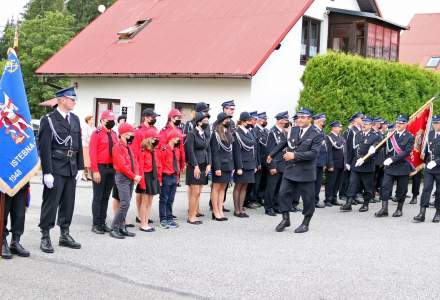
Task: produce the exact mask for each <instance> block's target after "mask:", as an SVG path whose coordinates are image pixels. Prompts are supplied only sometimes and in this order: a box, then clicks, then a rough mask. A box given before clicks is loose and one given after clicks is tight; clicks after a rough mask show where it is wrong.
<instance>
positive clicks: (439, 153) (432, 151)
mask: <svg viewBox="0 0 440 300" xmlns="http://www.w3.org/2000/svg"><path fill="white" fill-rule="evenodd" d="M432 127H433V129H434V130H432V131H431V132H430V133H429V135H428V141H427V147H426V151H425V164H426V165H425V171H424V173H423V177H424V182H423V191H422V196H421V199H420V213H419V214H418V215H417V216H415V217H414V221H415V222H424V221H425V213H426V208H427V207H429V199H430V198H431V194H432V189H433V187H434V182H435V188H436V193H435V215H434V218H433V219H432V222H434V223H439V222H440V194H439V193H438V191H440V115H436V116H433V117H432Z"/></svg>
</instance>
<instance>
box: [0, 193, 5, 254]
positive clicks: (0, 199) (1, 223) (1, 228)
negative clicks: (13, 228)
mask: <svg viewBox="0 0 440 300" xmlns="http://www.w3.org/2000/svg"><path fill="white" fill-rule="evenodd" d="M5 202H6V198H5V194H4V193H0V242H1V243H2V245H3V239H4V237H5V236H4V234H5Z"/></svg>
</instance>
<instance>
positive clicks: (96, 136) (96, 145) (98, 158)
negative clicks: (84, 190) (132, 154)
mask: <svg viewBox="0 0 440 300" xmlns="http://www.w3.org/2000/svg"><path fill="white" fill-rule="evenodd" d="M109 132H110V135H111V139H112V142H113V146H114V145H116V144H117V143H118V136H117V135H116V132H114V131H113V130H110V131H109ZM89 154H90V165H91V169H92V171H93V172H98V164H112V163H113V158H112V153H110V146H109V137H108V131H107V130H105V129H104V128H98V129H96V130H95V131H94V132H93V133H92V136H91V137H90V146H89Z"/></svg>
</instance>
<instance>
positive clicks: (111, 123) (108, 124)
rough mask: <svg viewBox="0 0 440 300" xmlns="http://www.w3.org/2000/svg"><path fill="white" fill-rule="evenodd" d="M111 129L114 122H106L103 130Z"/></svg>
mask: <svg viewBox="0 0 440 300" xmlns="http://www.w3.org/2000/svg"><path fill="white" fill-rule="evenodd" d="M113 127H115V121H113V120H108V121H107V123H105V128H107V129H112V128H113Z"/></svg>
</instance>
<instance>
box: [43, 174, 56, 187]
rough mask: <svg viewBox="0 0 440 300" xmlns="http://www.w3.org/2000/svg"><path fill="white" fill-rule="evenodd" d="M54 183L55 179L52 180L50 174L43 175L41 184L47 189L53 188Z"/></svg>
mask: <svg viewBox="0 0 440 300" xmlns="http://www.w3.org/2000/svg"><path fill="white" fill-rule="evenodd" d="M54 181H55V178H53V175H52V174H44V175H43V182H44V185H45V186H46V187H47V188H48V189H51V188H53V182H54Z"/></svg>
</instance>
